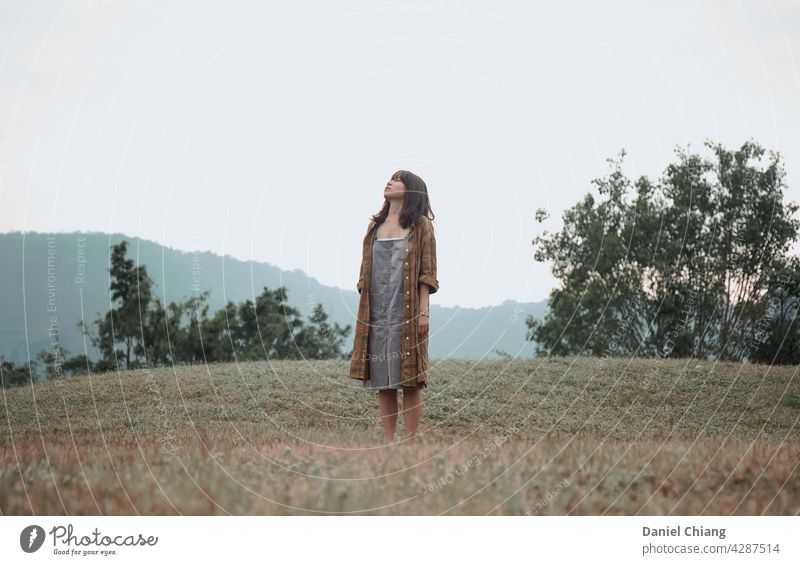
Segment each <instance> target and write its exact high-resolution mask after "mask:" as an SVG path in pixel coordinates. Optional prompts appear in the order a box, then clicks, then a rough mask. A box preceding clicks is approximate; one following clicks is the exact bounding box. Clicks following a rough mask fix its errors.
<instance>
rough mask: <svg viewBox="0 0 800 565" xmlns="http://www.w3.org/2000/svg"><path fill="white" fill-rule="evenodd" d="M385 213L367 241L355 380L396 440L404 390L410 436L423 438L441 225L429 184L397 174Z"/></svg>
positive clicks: (352, 371) (355, 348) (410, 175)
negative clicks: (373, 395)
mask: <svg viewBox="0 0 800 565" xmlns="http://www.w3.org/2000/svg"><path fill="white" fill-rule="evenodd" d="M383 196H384V203H383V208H381V211H380V212H378V213H377V214H375V215H374V216H372V219H371V220H370V222H369V226H368V227H367V233H366V235H365V236H364V242H363V245H362V255H361V273H360V276H359V279H358V284H357V285H356V288H357V289H358V292H359V294H360V295H361V298H360V301H359V305H358V317H357V319H356V334H355V340H354V345H353V359H352V362H351V365H350V376H351V377H352V378H354V379H360V380H361V381H363V386H364V388H368V389H373V390H377V391H378V406H379V409H380V415H381V421H382V422H383V431H384V434H385V436H386V437H387V438H388V439H394V435H395V430H396V429H397V391H398V389H401V388H402V390H403V412H404V413H405V437H406V439H410V438H413V437H414V436H415V435H416V433H417V425H418V424H419V416H420V410H421V402H420V397H421V392H422V389H423V388H425V387H427V386H428V385H427V380H428V375H427V372H428V327H429V322H428V320H429V318H430V309H429V306H430V302H429V295H431V294H433V293H434V292H436V291H437V290H439V281H438V280H437V279H436V238H435V237H434V234H433V223H432V222H431V220H432V219H433V218H434V215H433V212H432V211H431V205H430V200H429V199H428V187H427V186H426V185H425V182H424V181H423V180H422V179H421V178H419V177H418V176H417V175H415V174H414V173H411V172H409V171H397V172H396V173H395V174H393V175H392V177H391V179H390V180H389V182H388V183H387V184H386V188H384V190H383Z"/></svg>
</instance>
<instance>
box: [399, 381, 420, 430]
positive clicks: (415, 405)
mask: <svg viewBox="0 0 800 565" xmlns="http://www.w3.org/2000/svg"><path fill="white" fill-rule="evenodd" d="M421 398H422V389H421V388H412V387H407V388H404V389H403V412H404V414H405V416H404V418H405V422H406V439H411V438H413V437H414V436H416V435H417V425H418V424H419V414H420V412H421V411H422V403H421V402H420V399H421Z"/></svg>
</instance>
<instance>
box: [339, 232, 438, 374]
mask: <svg viewBox="0 0 800 565" xmlns="http://www.w3.org/2000/svg"><path fill="white" fill-rule="evenodd" d="M376 228H377V224H376V222H375V220H370V223H369V226H368V227H367V233H366V235H365V236H364V241H363V245H362V250H361V271H360V273H359V277H358V283H357V284H356V288H357V289H358V292H359V294H360V299H359V303H358V315H357V318H356V333H355V339H354V341H353V357H352V361H351V364H350V377H351V378H353V379H360V380H363V379H368V378H369V351H368V349H369V340H368V336H369V287H370V279H371V278H372V240H373V237H374V236H375V230H376ZM405 242H406V249H405V254H406V260H405V261H404V262H403V271H404V274H403V335H402V342H403V344H404V349H403V351H402V353H401V359H402V363H401V379H402V383H403V384H404V385H412V386H413V385H417V386H427V380H428V375H427V371H428V336H427V335H426V336H424V337H420V336H419V335H418V333H417V317H418V316H419V285H420V283H425V284H427V285H428V286H429V287H430V289H429V294H433V293H435V292H436V291H437V290H439V281H438V280H437V279H436V237H435V236H434V233H433V223H432V222H431V220H430V219H429V218H427V217H425V216H420V217H419V218H417V219H416V220H415V221H414V223H412V224H411V226H409V231H408V233H407V235H406V239H405Z"/></svg>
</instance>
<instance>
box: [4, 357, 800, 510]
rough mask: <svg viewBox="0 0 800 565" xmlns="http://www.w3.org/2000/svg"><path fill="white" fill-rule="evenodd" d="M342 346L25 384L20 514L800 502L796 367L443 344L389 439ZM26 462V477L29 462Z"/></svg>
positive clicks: (17, 475)
mask: <svg viewBox="0 0 800 565" xmlns="http://www.w3.org/2000/svg"><path fill="white" fill-rule="evenodd" d="M347 369H348V364H347V362H346V361H343V360H335V361H311V362H303V361H279V362H273V363H268V362H254V363H246V364H239V365H236V364H219V365H209V366H197V367H187V366H184V367H175V368H167V369H159V370H153V371H131V372H121V373H119V374H117V373H107V374H102V375H92V376H83V377H76V378H74V379H70V380H68V381H65V382H63V383H55V382H51V383H42V384H36V385H34V386H33V387H21V388H16V389H10V390H7V391H6V392H5V405H6V415H7V423H6V425H3V426H0V428H2V429H0V469H1V470H2V471H1V472H0V510H2V512H3V515H9V514H11V515H16V514H34V513H35V514H37V515H40V514H46V515H57V514H69V515H71V514H170V515H175V514H336V513H348V514H426V515H437V514H470V515H483V514H558V515H563V514H601V513H606V514H628V515H631V514H647V515H653V514H655V515H667V514H671V515H684V514H685V515H698V514H712V515H715V514H716V515H723V514H724V515H729V514H762V513H763V514H778V515H789V514H795V515H796V514H797V512H798V511H800V468H799V467H798V464H797V462H798V461H800V440H799V439H798V435H797V424H798V421H799V420H800V384H799V383H798V380H797V378H796V376H795V374H794V369H793V368H792V367H783V366H782V367H768V366H765V365H738V364H734V363H712V362H698V361H695V360H691V361H688V362H687V361H686V360H662V361H657V360H637V359H634V360H628V359H608V360H605V361H601V360H599V359H587V358H536V359H517V360H513V361H511V362H506V361H504V360H492V361H489V360H484V361H478V362H475V361H471V360H463V359H462V360H453V359H450V360H443V361H438V362H435V363H433V364H432V367H431V373H430V377H429V388H428V389H426V391H425V392H423V398H422V400H423V407H422V418H421V422H420V429H419V435H418V436H417V439H416V440H415V441H414V442H413V443H408V442H404V441H403V440H402V433H401V432H402V416H401V418H400V428H399V429H398V436H397V443H392V444H387V443H386V442H385V440H383V438H382V430H381V424H380V419H379V416H378V409H377V398H376V394H375V393H374V392H370V391H365V390H362V389H361V388H360V383H358V382H356V381H355V380H353V379H349V377H348V376H347ZM22 481H24V483H23V482H22Z"/></svg>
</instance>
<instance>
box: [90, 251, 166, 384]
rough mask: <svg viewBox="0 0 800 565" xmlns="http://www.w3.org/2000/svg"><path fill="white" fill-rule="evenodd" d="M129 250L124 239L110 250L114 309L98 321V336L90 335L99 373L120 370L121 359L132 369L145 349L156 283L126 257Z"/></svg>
mask: <svg viewBox="0 0 800 565" xmlns="http://www.w3.org/2000/svg"><path fill="white" fill-rule="evenodd" d="M127 249H128V242H127V241H125V240H123V241H121V242H119V243H118V244H116V245H114V246H113V247H112V248H111V261H110V263H111V266H110V268H109V270H108V271H109V279H110V284H109V289H110V292H111V296H110V298H111V306H112V307H111V310H109V311H108V312H107V313H106V314H105V316H104V317H103V318H98V319H97V320H95V322H94V323H95V325H96V326H97V334H96V335H91V334H90V338H91V340H92V344H93V345H94V346H95V347H97V348H98V349H99V350H100V354H101V357H100V360H99V361H98V365H97V368H98V369H100V370H111V369H114V368H118V365H119V359H120V357H121V358H122V359H124V360H125V366H124V368H125V369H132V368H134V366H136V365H137V362H138V361H137V358H138V356H139V355H142V353H143V352H144V348H145V344H144V340H145V329H144V328H145V320H146V318H147V311H148V309H149V307H150V300H151V297H152V288H153V281H152V280H151V279H150V277H149V276H148V275H147V268H146V267H145V266H144V265H140V266H138V267H137V266H135V264H134V262H133V260H132V259H127V258H126V254H127ZM87 333H88V332H87ZM118 343H121V344H122V347H123V349H122V350H118V349H117V348H116V347H117V344H118Z"/></svg>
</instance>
